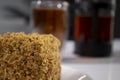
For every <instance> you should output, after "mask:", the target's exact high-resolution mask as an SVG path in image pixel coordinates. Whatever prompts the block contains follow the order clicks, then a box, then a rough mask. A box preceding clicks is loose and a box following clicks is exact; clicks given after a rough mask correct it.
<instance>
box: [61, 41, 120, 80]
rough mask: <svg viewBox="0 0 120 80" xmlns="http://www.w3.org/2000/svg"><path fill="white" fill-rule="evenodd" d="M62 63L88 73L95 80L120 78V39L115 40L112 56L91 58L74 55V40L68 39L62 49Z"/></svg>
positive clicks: (115, 79) (117, 79) (116, 79)
mask: <svg viewBox="0 0 120 80" xmlns="http://www.w3.org/2000/svg"><path fill="white" fill-rule="evenodd" d="M61 58H62V65H65V66H68V67H71V68H73V69H76V70H78V71H80V72H81V73H85V74H88V75H89V76H90V77H91V78H92V79H93V80H119V75H120V40H114V41H113V53H112V56H111V57H106V58H90V57H78V56H76V55H74V42H73V41H66V42H65V45H64V46H63V49H62V51H61Z"/></svg>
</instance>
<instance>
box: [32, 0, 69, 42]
mask: <svg viewBox="0 0 120 80" xmlns="http://www.w3.org/2000/svg"><path fill="white" fill-rule="evenodd" d="M67 10H68V3H67V2H65V1H57V0H37V1H33V2H32V18H31V20H32V26H33V32H38V33H40V34H53V35H54V36H56V37H57V38H58V39H59V40H60V41H61V43H62V42H63V40H64V39H65V37H66V34H67V25H68V11H67Z"/></svg>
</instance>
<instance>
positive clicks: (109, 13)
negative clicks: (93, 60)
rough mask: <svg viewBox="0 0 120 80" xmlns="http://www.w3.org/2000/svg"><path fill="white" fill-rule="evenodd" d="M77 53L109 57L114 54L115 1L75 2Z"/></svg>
mask: <svg viewBox="0 0 120 80" xmlns="http://www.w3.org/2000/svg"><path fill="white" fill-rule="evenodd" d="M75 1H76V5H77V6H76V10H75V12H76V16H75V53H76V54H78V55H81V56H90V57H108V56H110V55H111V53H112V40H113V28H114V25H113V24H114V14H115V0H97V1H95V0H75Z"/></svg>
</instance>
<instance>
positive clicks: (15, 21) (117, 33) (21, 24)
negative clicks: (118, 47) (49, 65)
mask: <svg viewBox="0 0 120 80" xmlns="http://www.w3.org/2000/svg"><path fill="white" fill-rule="evenodd" d="M31 1H32V0H0V33H4V32H7V31H24V32H26V33H28V32H30V29H29V21H30V12H31V11H30V3H31ZM66 1H68V2H69V4H70V6H69V13H70V25H69V28H70V29H69V37H68V39H70V40H73V39H74V15H75V14H74V11H75V4H74V3H75V1H74V0H66ZM119 4H120V1H119V0H116V12H115V15H116V16H115V24H114V25H115V26H114V38H120V24H119V21H120V15H119V14H120V10H119V8H120V6H119Z"/></svg>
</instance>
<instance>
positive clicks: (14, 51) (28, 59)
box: [0, 32, 61, 80]
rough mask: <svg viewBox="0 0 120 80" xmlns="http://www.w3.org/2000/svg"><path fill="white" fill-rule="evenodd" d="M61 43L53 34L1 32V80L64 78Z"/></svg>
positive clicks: (53, 79)
mask: <svg viewBox="0 0 120 80" xmlns="http://www.w3.org/2000/svg"><path fill="white" fill-rule="evenodd" d="M59 46H60V42H59V40H58V39H56V38H55V37H54V36H52V35H40V34H38V33H33V34H28V35H27V34H25V33H22V32H19V33H6V34H3V35H0V80H60V72H61V66H60V54H59Z"/></svg>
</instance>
